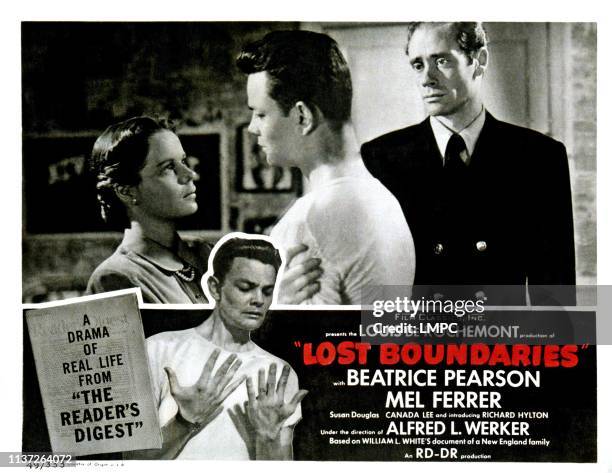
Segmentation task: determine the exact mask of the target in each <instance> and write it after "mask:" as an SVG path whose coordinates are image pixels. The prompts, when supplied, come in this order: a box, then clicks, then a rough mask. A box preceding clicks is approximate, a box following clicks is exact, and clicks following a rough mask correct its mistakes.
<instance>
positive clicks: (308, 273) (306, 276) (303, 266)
mask: <svg viewBox="0 0 612 473" xmlns="http://www.w3.org/2000/svg"><path fill="white" fill-rule="evenodd" d="M306 250H308V247H307V246H306V245H296V246H293V247H291V248H289V249H288V250H287V263H286V264H285V270H284V272H283V279H282V281H281V282H280V289H279V297H278V302H279V304H292V305H297V304H301V303H302V302H304V301H305V300H306V299H309V298H311V297H312V296H313V295H314V294H316V293H317V292H319V290H320V289H321V284H320V283H319V278H320V277H321V275H322V274H323V270H322V269H321V260H320V259H319V258H308V259H306V260H304V261H302V262H300V263H297V262H296V257H297V256H298V255H300V254H302V253H304V252H305V251H306Z"/></svg>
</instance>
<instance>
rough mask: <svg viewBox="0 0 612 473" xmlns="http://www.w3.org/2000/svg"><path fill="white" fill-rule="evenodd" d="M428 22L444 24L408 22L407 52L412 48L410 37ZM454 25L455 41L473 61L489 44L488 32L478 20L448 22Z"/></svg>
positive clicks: (470, 60)
mask: <svg viewBox="0 0 612 473" xmlns="http://www.w3.org/2000/svg"><path fill="white" fill-rule="evenodd" d="M426 24H443V23H427V22H423V21H413V22H410V23H408V41H407V42H406V54H409V49H410V39H411V38H412V35H413V34H414V32H415V31H416V30H417V29H418V28H419V26H421V25H426ZM447 24H449V25H452V27H453V32H454V34H455V41H457V44H458V45H459V48H460V49H461V51H463V53H464V54H465V55H466V56H467V58H468V60H469V62H470V63H471V62H472V60H473V59H474V57H475V55H476V53H477V52H478V51H480V49H481V48H484V47H486V46H487V42H488V39H487V32H486V31H485V29H484V26H482V23H481V22H477V21H472V22H469V21H464V22H452V23H447Z"/></svg>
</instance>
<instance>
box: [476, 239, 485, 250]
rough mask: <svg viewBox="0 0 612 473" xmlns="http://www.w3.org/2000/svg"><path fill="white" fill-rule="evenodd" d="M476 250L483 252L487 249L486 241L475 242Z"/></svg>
mask: <svg viewBox="0 0 612 473" xmlns="http://www.w3.org/2000/svg"><path fill="white" fill-rule="evenodd" d="M476 249H477V250H478V251H481V252H482V251H485V250H486V249H487V242H486V241H479V242H476Z"/></svg>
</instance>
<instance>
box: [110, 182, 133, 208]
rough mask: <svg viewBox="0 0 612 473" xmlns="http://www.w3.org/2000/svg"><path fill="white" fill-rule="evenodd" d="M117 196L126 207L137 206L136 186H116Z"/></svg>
mask: <svg viewBox="0 0 612 473" xmlns="http://www.w3.org/2000/svg"><path fill="white" fill-rule="evenodd" d="M115 195H116V196H117V197H118V198H119V200H120V201H121V202H123V204H124V205H128V204H136V203H137V199H136V192H135V189H134V186H120V185H117V186H115Z"/></svg>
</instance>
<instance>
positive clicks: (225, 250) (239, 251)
mask: <svg viewBox="0 0 612 473" xmlns="http://www.w3.org/2000/svg"><path fill="white" fill-rule="evenodd" d="M240 257H242V258H248V259H255V260H258V261H261V262H262V263H264V264H269V265H272V266H273V267H274V269H275V270H276V273H277V274H278V268H280V265H281V262H282V260H281V256H280V253H279V251H278V250H277V249H276V247H275V246H274V245H273V244H272V243H270V242H269V241H268V240H264V239H250V238H239V237H235V238H230V239H228V240H226V241H225V242H223V243H222V244H221V246H220V247H219V248H218V249H217V251H216V253H215V256H214V257H213V261H212V266H213V276H214V277H216V278H217V279H218V280H219V283H220V284H223V281H224V280H225V276H226V275H227V273H228V272H229V270H230V269H231V267H232V263H233V261H234V259H235V258H240Z"/></svg>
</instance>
